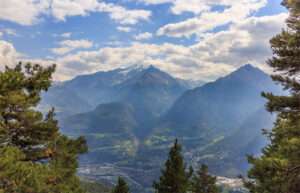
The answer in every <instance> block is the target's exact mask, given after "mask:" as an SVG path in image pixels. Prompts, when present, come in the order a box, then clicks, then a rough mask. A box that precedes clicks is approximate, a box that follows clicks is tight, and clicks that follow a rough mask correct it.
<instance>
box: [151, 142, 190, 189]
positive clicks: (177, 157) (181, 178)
mask: <svg viewBox="0 0 300 193" xmlns="http://www.w3.org/2000/svg"><path fill="white" fill-rule="evenodd" d="M181 149H182V148H181V146H180V145H179V144H178V140H177V139H176V140H175V142H174V145H173V147H172V148H171V150H170V152H169V155H168V159H167V161H166V163H165V169H162V170H161V173H162V175H161V176H160V177H159V182H157V181H156V180H154V181H153V187H154V188H155V190H156V192H157V193H171V192H172V193H185V192H187V191H188V190H189V187H190V182H189V179H190V177H191V176H192V174H193V168H192V167H190V168H189V171H186V163H184V162H183V156H182V155H181Z"/></svg>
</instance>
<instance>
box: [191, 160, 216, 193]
mask: <svg viewBox="0 0 300 193" xmlns="http://www.w3.org/2000/svg"><path fill="white" fill-rule="evenodd" d="M216 180H217V177H216V176H213V175H210V174H209V173H207V165H205V164H202V165H201V168H199V170H198V171H197V174H196V175H193V177H192V192H194V193H218V192H219V189H218V187H217V186H216Z"/></svg>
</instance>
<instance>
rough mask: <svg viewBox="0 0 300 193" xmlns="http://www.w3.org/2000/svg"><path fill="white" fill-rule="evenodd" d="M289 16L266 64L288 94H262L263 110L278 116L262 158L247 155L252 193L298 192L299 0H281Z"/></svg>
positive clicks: (299, 117) (299, 176)
mask: <svg viewBox="0 0 300 193" xmlns="http://www.w3.org/2000/svg"><path fill="white" fill-rule="evenodd" d="M282 5H283V6H285V7H286V8H287V9H288V10H289V12H290V15H289V17H288V19H287V20H286V23H287V29H284V30H282V32H281V34H279V35H277V36H275V37H273V38H272V39H271V40H270V43H271V48H272V51H273V54H274V55H273V57H272V58H271V59H269V60H268V61H267V63H268V65H269V66H270V67H273V68H274V71H276V72H277V73H276V74H275V75H272V79H273V80H274V81H275V82H276V83H278V84H281V85H282V86H283V87H284V89H285V90H287V91H289V96H275V95H273V94H272V93H262V96H263V97H265V98H267V99H268V102H267V104H266V108H267V110H268V111H270V112H271V113H273V112H274V113H276V114H277V119H276V122H275V123H274V128H273V129H272V130H271V131H267V130H264V133H265V134H267V136H268V138H269V140H270V144H268V145H267V146H266V147H265V148H264V149H263V150H262V156H261V157H259V158H254V157H253V156H248V162H249V163H251V164H252V165H253V167H252V168H251V169H250V170H249V171H248V177H249V178H251V179H252V180H245V179H243V181H244V184H245V186H246V187H247V188H248V189H249V191H250V192H253V193H254V192H255V193H261V192H263V193H271V192H272V193H274V192H277V193H296V192H300V82H299V72H300V31H299V30H300V1H299V0H284V1H283V2H282Z"/></svg>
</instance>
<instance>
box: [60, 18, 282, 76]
mask: <svg viewBox="0 0 300 193" xmlns="http://www.w3.org/2000/svg"><path fill="white" fill-rule="evenodd" d="M286 17H287V14H285V13H283V14H279V15H275V16H265V17H260V18H257V17H251V18H248V19H246V20H245V21H242V22H240V23H237V24H234V25H232V26H231V27H230V28H229V29H228V30H227V31H221V32H218V33H216V34H205V35H203V37H202V41H201V42H198V43H196V44H194V45H192V46H189V47H185V46H181V45H174V44H168V43H165V44H162V45H157V44H144V43H139V42H133V43H132V44H131V45H128V46H126V47H116V48H110V47H104V48H101V49H99V50H97V51H92V52H78V53H76V54H69V55H67V56H64V57H60V58H58V59H57V63H59V64H61V66H63V68H61V70H59V69H58V70H59V74H63V76H60V77H64V79H70V78H72V77H74V76H75V75H79V74H87V73H93V72H96V71H98V70H111V69H115V68H118V67H122V66H125V65H127V64H129V63H137V64H145V65H150V64H152V65H154V66H156V67H158V68H160V69H161V70H164V71H166V72H168V73H170V74H171V75H173V76H175V77H179V78H185V79H195V80H197V79H202V80H206V81H212V80H215V79H216V78H218V77H220V76H224V75H226V74H228V73H230V72H232V71H233V70H235V69H237V68H238V67H240V66H242V65H244V64H247V63H251V64H253V65H254V66H258V67H260V68H263V69H265V70H266V69H267V65H266V64H265V61H266V59H267V58H269V57H270V56H271V55H272V53H271V50H270V48H269V43H268V41H269V39H270V38H271V37H272V36H274V35H275V34H278V33H280V31H281V29H282V28H283V27H284V20H285V18H286Z"/></svg>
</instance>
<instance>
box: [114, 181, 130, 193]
mask: <svg viewBox="0 0 300 193" xmlns="http://www.w3.org/2000/svg"><path fill="white" fill-rule="evenodd" d="M111 192H112V193H129V186H128V185H127V183H126V181H125V180H124V179H123V178H121V177H119V178H118V183H117V185H116V186H115V187H114V188H113V189H112V191H111Z"/></svg>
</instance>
